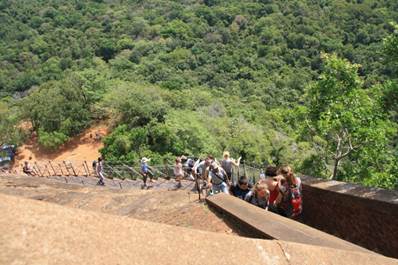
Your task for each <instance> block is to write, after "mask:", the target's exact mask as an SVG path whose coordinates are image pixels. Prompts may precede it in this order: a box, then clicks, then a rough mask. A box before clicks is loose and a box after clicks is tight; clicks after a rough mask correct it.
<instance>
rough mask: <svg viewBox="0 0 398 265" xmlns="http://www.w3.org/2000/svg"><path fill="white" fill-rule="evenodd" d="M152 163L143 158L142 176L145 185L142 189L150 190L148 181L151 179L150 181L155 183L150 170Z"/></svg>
mask: <svg viewBox="0 0 398 265" xmlns="http://www.w3.org/2000/svg"><path fill="white" fill-rule="evenodd" d="M149 161H151V160H150V159H148V158H146V157H143V158H142V159H141V175H142V180H143V181H144V184H143V185H142V188H143V189H145V188H148V186H147V184H146V181H147V179H148V177H149V179H150V180H149V181H150V182H153V180H152V178H153V174H152V172H151V170H150V167H149V166H148V162H149Z"/></svg>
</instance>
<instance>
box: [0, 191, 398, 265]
mask: <svg viewBox="0 0 398 265" xmlns="http://www.w3.org/2000/svg"><path fill="white" fill-rule="evenodd" d="M0 212H1V213H2V216H1V218H0V249H1V251H0V264H145V265H148V264H184V265H185V264H220V265H222V264H242V261H243V260H244V263H245V264H398V261H397V260H394V259H390V258H386V257H383V256H380V255H374V254H367V253H362V252H350V251H345V250H336V249H331V248H325V247H315V246H310V245H304V244H297V243H288V242H282V241H275V240H272V241H271V240H260V239H249V238H242V237H237V236H229V235H223V234H219V233H212V232H205V231H200V230H194V229H188V228H182V227H175V226H170V225H164V224H158V223H152V222H146V221H141V220H135V219H133V218H127V217H121V216H116V215H108V214H103V213H99V212H93V211H84V210H80V209H74V208H69V207H64V206H60V205H56V204H52V203H48V202H42V201H37V200H30V199H25V198H21V197H14V196H8V195H3V194H1V195H0Z"/></svg>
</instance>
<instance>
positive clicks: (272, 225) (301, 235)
mask: <svg viewBox="0 0 398 265" xmlns="http://www.w3.org/2000/svg"><path fill="white" fill-rule="evenodd" d="M206 201H207V203H208V204H209V206H211V207H214V208H216V209H217V210H218V211H220V212H222V213H224V214H226V215H227V216H229V217H230V218H232V219H234V220H235V221H236V222H237V223H238V224H240V225H242V226H245V227H248V229H247V230H251V231H252V234H257V237H259V238H270V239H277V240H283V241H288V242H296V243H303V244H309V245H316V246H323V247H331V248H337V249H345V250H350V251H362V252H368V253H371V252H370V251H369V250H367V249H364V248H362V247H359V246H357V245H354V244H352V243H350V242H347V241H344V240H342V239H339V238H337V237H335V236H332V235H329V234H327V233H324V232H321V231H319V230H317V229H314V228H312V227H309V226H307V225H304V224H302V223H299V222H296V221H294V220H291V219H288V218H285V217H282V216H279V215H277V214H274V213H271V212H268V211H265V210H263V209H261V208H259V207H256V206H254V205H251V204H249V203H247V202H245V201H243V200H241V199H238V198H235V197H233V196H230V195H226V194H223V193H220V194H217V195H215V196H211V197H208V198H207V199H206ZM373 254H375V253H373Z"/></svg>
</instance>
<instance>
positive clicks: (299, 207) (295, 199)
mask: <svg viewBox="0 0 398 265" xmlns="http://www.w3.org/2000/svg"><path fill="white" fill-rule="evenodd" d="M290 194H291V195H290V203H291V205H292V214H291V217H296V216H298V215H300V214H301V212H302V211H303V199H302V195H301V192H300V189H299V188H298V187H297V186H294V187H291V188H290Z"/></svg>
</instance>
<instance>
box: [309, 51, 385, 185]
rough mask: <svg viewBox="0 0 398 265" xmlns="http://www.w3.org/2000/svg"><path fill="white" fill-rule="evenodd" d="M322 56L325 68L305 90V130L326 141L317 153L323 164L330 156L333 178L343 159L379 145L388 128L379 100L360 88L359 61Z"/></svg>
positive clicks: (381, 144)
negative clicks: (316, 79) (306, 126)
mask: <svg viewBox="0 0 398 265" xmlns="http://www.w3.org/2000/svg"><path fill="white" fill-rule="evenodd" d="M323 57H324V58H323V59H324V63H325V65H324V67H325V68H324V71H323V73H322V74H321V76H320V80H319V81H318V82H316V83H315V85H313V86H312V87H311V88H310V90H309V93H308V102H309V116H308V119H309V121H307V122H308V125H309V130H308V131H307V132H310V133H311V134H312V136H318V137H320V138H321V139H323V140H324V141H325V142H324V144H323V146H321V148H320V149H319V150H320V154H319V155H321V156H322V157H324V159H325V160H324V161H325V163H326V164H329V161H330V160H332V162H333V163H332V174H331V178H332V179H336V177H337V176H338V172H339V166H340V163H341V162H342V161H343V159H345V158H348V157H349V156H350V155H351V154H352V153H353V152H360V151H361V149H362V150H365V149H366V148H368V147H369V146H372V148H377V147H382V146H383V144H385V143H386V140H385V139H386V138H387V137H386V136H387V133H388V132H387V129H386V128H387V126H386V124H385V122H384V119H383V118H384V117H382V116H381V115H382V114H381V112H380V106H379V105H378V101H375V100H372V99H371V98H370V96H369V95H368V94H367V91H365V90H363V89H362V84H363V83H362V80H361V79H360V78H359V76H358V74H357V71H358V68H359V65H355V64H351V63H349V62H348V61H346V60H343V59H339V58H338V57H337V56H336V55H324V56H323ZM370 159H371V158H370Z"/></svg>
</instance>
